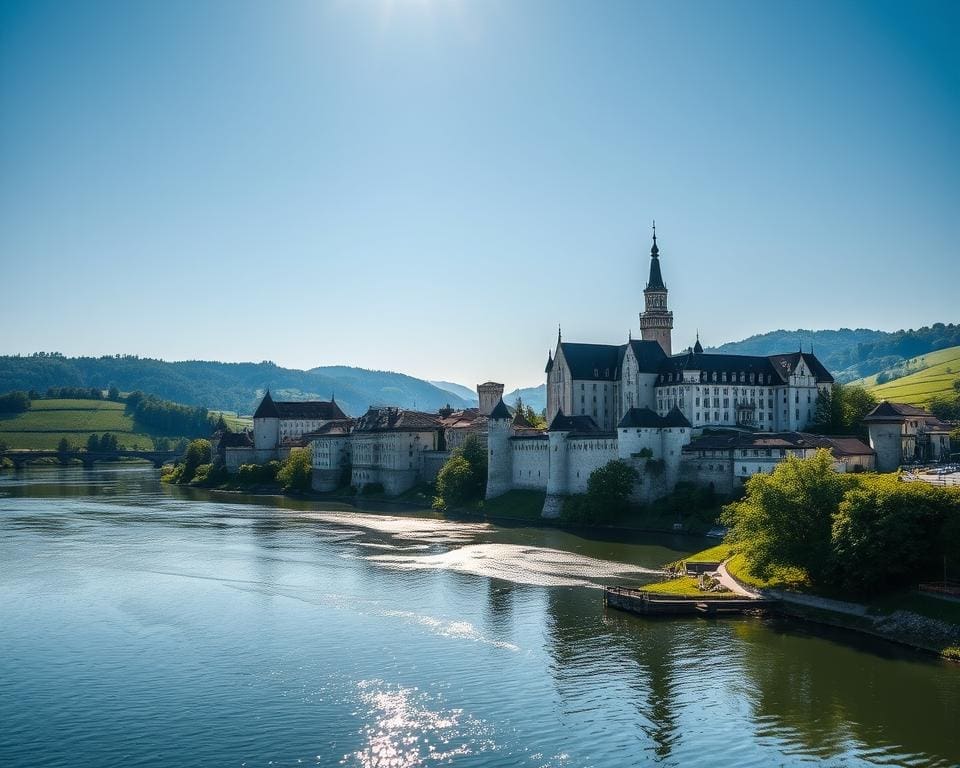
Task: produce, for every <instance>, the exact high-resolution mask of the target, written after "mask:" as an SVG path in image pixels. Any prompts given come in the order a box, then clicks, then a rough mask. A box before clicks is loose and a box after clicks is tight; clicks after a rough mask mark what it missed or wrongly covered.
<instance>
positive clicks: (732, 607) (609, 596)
mask: <svg viewBox="0 0 960 768" xmlns="http://www.w3.org/2000/svg"><path fill="white" fill-rule="evenodd" d="M774 602H775V601H773V600H769V599H767V598H762V597H711V596H710V594H709V593H706V592H705V593H704V596H703V598H689V597H688V598H675V597H666V596H662V597H661V596H659V595H654V594H651V593H650V592H646V591H644V590H642V589H637V588H634V587H620V586H612V587H604V588H603V604H604V605H605V606H609V607H610V608H616V609H618V610H621V611H627V612H629V613H636V614H639V615H641V616H657V615H659V616H670V615H682V614H700V615H703V616H716V615H723V614H742V613H751V612H753V611H760V610H766V609H768V608H770V607H771V606H772V605H773V604H774Z"/></svg>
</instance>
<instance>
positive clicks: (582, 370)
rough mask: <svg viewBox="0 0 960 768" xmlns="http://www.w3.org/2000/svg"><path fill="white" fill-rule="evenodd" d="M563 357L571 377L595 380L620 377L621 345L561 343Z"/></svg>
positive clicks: (611, 379)
mask: <svg viewBox="0 0 960 768" xmlns="http://www.w3.org/2000/svg"><path fill="white" fill-rule="evenodd" d="M560 349H562V350H563V359H564V360H566V361H567V367H568V368H569V369H570V377H571V378H573V379H592V380H595V381H614V380H616V379H617V378H618V373H619V371H618V363H619V360H620V350H621V347H620V346H617V345H616V344H574V343H571V342H569V341H564V342H561V343H560Z"/></svg>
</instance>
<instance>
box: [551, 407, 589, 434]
mask: <svg viewBox="0 0 960 768" xmlns="http://www.w3.org/2000/svg"><path fill="white" fill-rule="evenodd" d="M547 429H548V431H549V432H576V433H578V434H591V433H595V432H600V431H601V430H600V427H598V426H597V422H595V421H594V420H593V419H592V418H591V417H589V416H586V415H581V416H564V414H563V411H557V415H556V416H554V417H553V421H551V422H550V426H549V427H548V428H547Z"/></svg>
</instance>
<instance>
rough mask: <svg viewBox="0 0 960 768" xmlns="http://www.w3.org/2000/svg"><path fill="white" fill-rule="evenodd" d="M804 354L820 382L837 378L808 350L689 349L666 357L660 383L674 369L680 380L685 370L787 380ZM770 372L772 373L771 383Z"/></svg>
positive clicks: (765, 382) (774, 381)
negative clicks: (737, 352) (769, 352)
mask: <svg viewBox="0 0 960 768" xmlns="http://www.w3.org/2000/svg"><path fill="white" fill-rule="evenodd" d="M801 357H802V358H803V360H804V362H806V364H807V366H808V367H809V368H810V371H811V372H812V373H813V375H814V376H815V377H816V379H817V382H819V383H822V384H829V383H832V382H833V376H831V375H830V372H829V371H828V370H827V369H826V368H825V367H824V366H823V363H821V362H820V361H819V360H818V359H817V358H816V357H815V356H814V355H813V354H812V353H808V352H803V353H801V352H794V353H793V354H790V355H770V356H769V357H758V356H755V355H724V354H706V353H704V354H698V353H696V352H690V351H689V350H688V351H686V352H681V353H680V354H679V355H674V356H673V357H671V358H668V359H667V360H665V361H664V363H663V364H662V365H661V366H660V373H661V380H660V382H659V383H661V384H663V383H669V381H668V380H666V378H665V377H666V376H667V375H668V374H670V373H673V374H674V380H675V381H676V380H677V378H676V377H677V375H679V374H682V372H683V371H703V372H704V373H713V372H717V373H723V372H726V373H731V374H740V373H745V374H747V380H746V381H745V382H740V381H739V380H738V381H736V382H733V381H728V382H726V383H728V384H734V383H737V384H739V383H744V384H750V378H749V377H750V374H751V373H753V374H756V375H757V376H760V377H762V378H761V379H760V380H759V381H755V382H754V383H755V384H758V385H759V384H761V383H762V384H763V385H765V386H769V385H775V384H783V383H785V382H786V381H787V379H789V377H790V374H791V373H792V372H793V370H794V369H795V368H796V367H797V363H799V362H800V358H801ZM768 376H769V377H770V378H769V384H768V379H767V377H768Z"/></svg>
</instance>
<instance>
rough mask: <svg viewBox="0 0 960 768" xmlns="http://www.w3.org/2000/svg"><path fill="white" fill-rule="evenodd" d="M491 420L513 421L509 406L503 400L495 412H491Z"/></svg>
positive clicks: (495, 407)
mask: <svg viewBox="0 0 960 768" xmlns="http://www.w3.org/2000/svg"><path fill="white" fill-rule="evenodd" d="M490 418H491V419H512V418H513V415H512V414H511V413H510V409H509V408H507V404H506V403H504V402H503V398H501V399H500V401H499V402H498V403H497V404H496V405H495V406H494V407H493V410H492V411H490Z"/></svg>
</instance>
